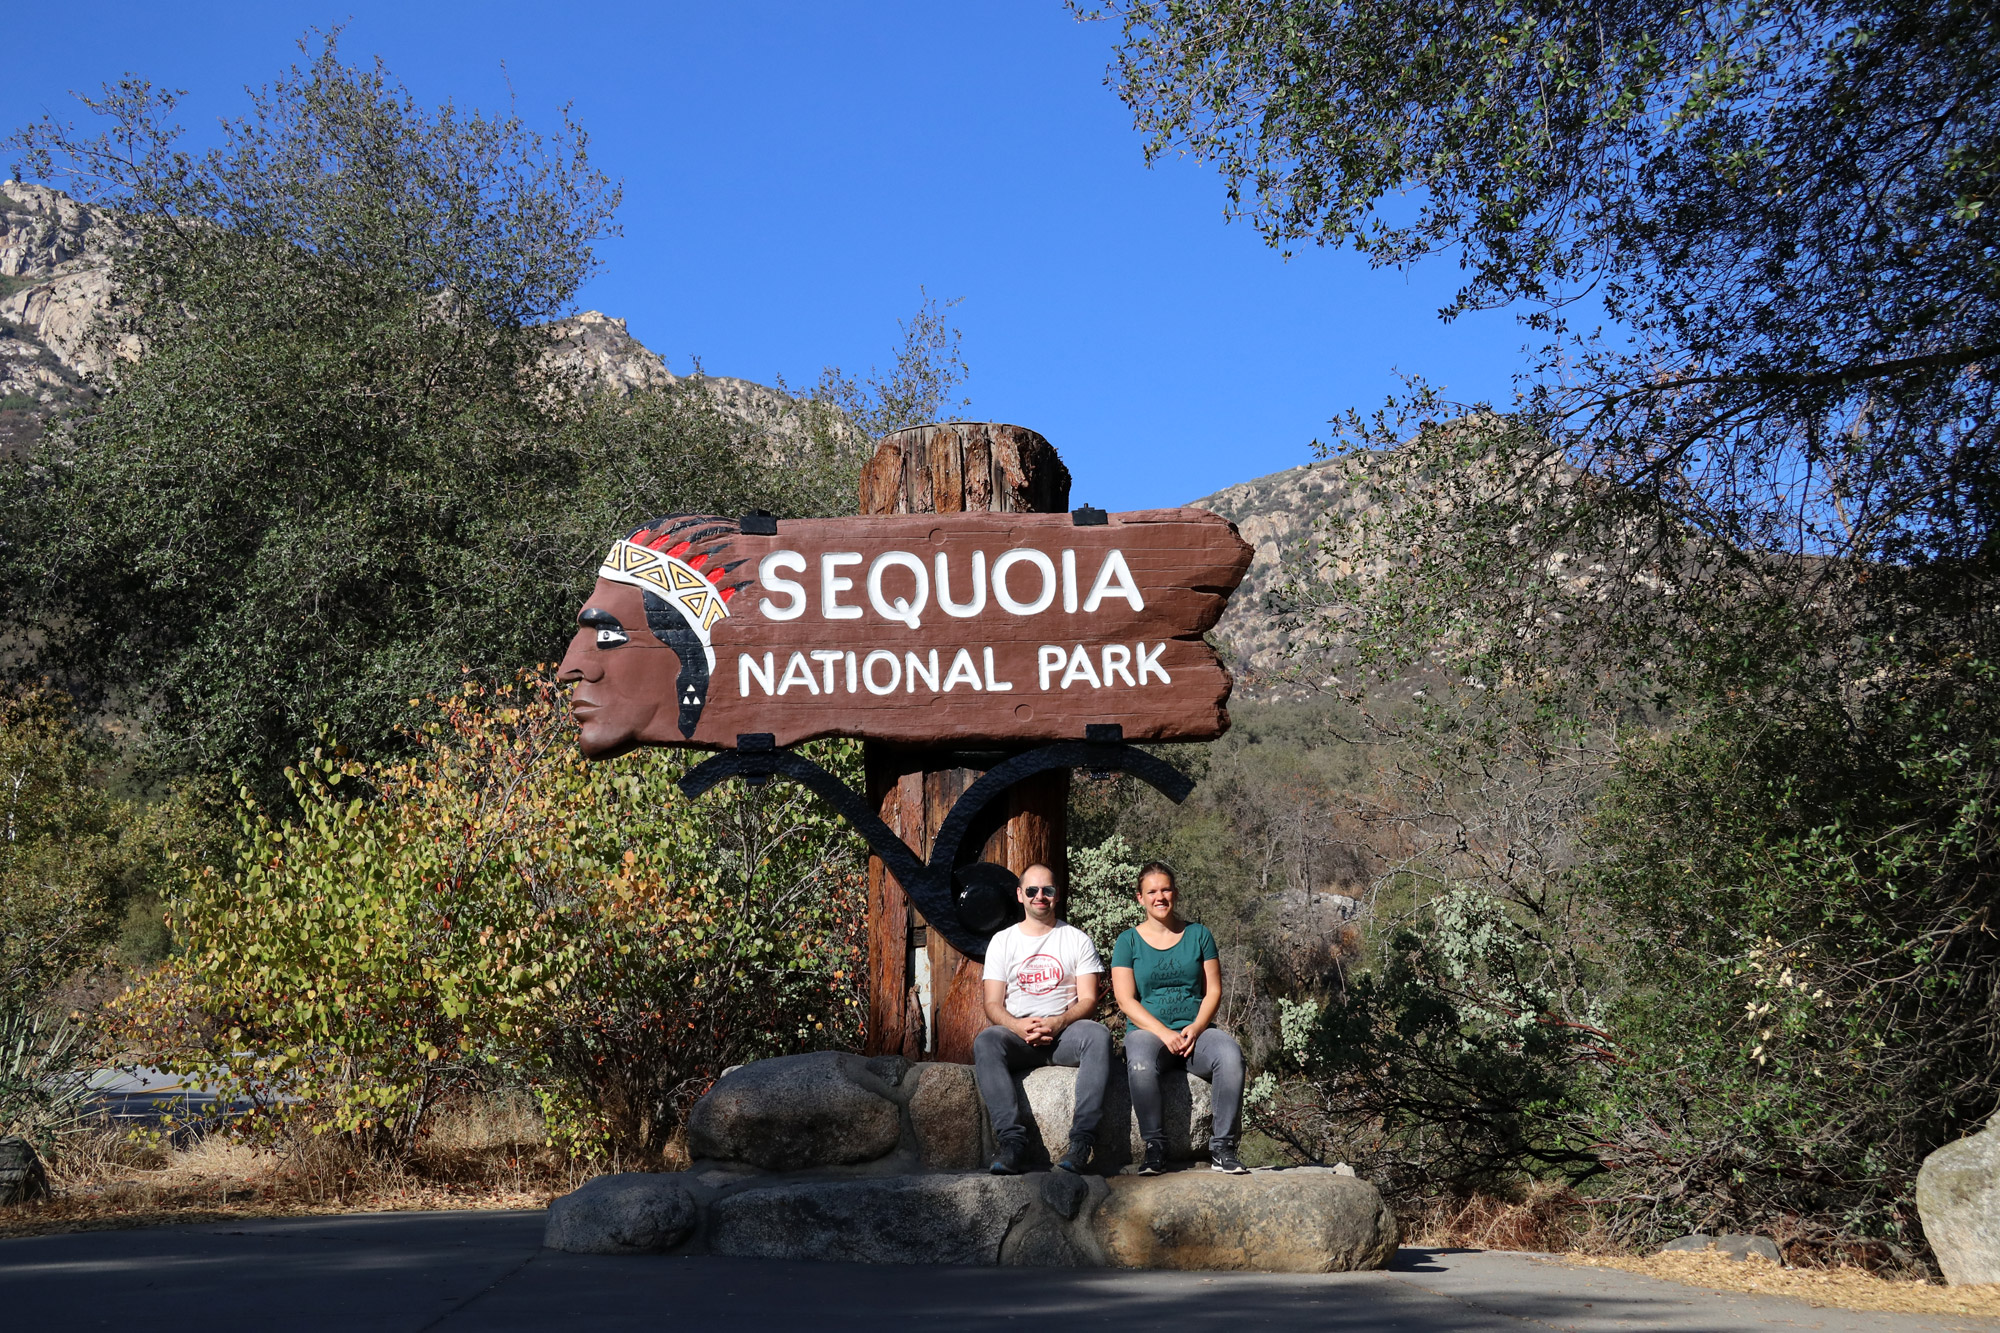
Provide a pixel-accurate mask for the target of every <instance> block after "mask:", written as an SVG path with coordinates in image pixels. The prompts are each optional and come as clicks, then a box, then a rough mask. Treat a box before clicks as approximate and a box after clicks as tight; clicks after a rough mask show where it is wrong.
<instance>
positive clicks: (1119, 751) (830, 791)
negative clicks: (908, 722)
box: [679, 723, 1194, 959]
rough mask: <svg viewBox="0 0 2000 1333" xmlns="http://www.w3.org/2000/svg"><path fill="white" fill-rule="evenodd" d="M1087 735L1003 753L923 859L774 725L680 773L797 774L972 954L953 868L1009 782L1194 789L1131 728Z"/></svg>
mask: <svg viewBox="0 0 2000 1333" xmlns="http://www.w3.org/2000/svg"><path fill="white" fill-rule="evenodd" d="M1085 734H1086V735H1087V736H1088V737H1089V739H1088V740H1081V741H1057V742H1056V743H1055V744H1053V745H1044V746H1040V747H1038V748H1037V749H1033V750H1027V751H1024V752H1023V753H1021V754H1017V755H1013V756H1011V757H1010V758H1008V759H1005V760H1003V761H1002V762H1000V763H999V764H997V765H995V766H994V767H993V768H990V769H988V770H987V771H986V772H985V773H983V774H981V775H980V777H979V779H978V781H976V782H974V783H973V784H972V785H971V786H970V787H968V788H966V789H965V793H964V794H963V795H961V796H960V797H959V798H958V800H957V801H956V802H954V803H953V805H952V807H951V810H950V811H949V812H948V813H947V814H946V815H945V817H944V822H943V823H941V824H939V825H938V831H937V836H936V837H935V838H934V839H932V841H931V856H930V860H929V861H924V860H923V859H922V858H920V857H919V856H918V855H917V854H916V853H915V852H913V851H911V850H910V848H909V845H908V844H907V843H905V842H904V841H903V840H902V839H901V838H899V837H897V836H896V832H895V830H894V829H891V828H890V827H889V826H888V825H887V824H885V823H883V822H882V817H881V816H880V815H878V814H876V813H875V811H873V810H871V809H869V807H868V802H867V801H866V800H865V799H863V798H862V797H861V796H859V795H856V794H855V792H854V791H853V790H852V789H851V788H850V787H848V785H847V784H846V783H844V782H842V781H841V780H840V779H839V778H837V777H835V776H834V775H833V774H831V773H829V772H827V771H826V770H825V769H823V768H821V767H820V766H819V765H818V764H815V763H814V762H813V761H812V760H810V759H807V758H804V757H803V756H801V755H796V754H793V753H792V752H791V751H790V750H780V749H779V748H777V746H776V744H775V743H774V741H775V738H774V737H773V736H772V735H770V733H768V732H752V733H749V734H746V735H742V736H738V737H737V738H736V748H735V749H734V750H725V751H723V752H722V753H721V754H718V755H716V756H714V757H713V758H710V759H707V760H704V761H703V762H702V763H700V764H698V765H696V766H695V768H694V769H693V770H692V771H691V772H689V773H688V775H687V776H686V777H684V778H682V779H681V780H680V784H679V785H680V789H681V791H682V792H683V793H684V794H685V795H687V796H688V797H690V798H693V797H698V796H702V795H705V794H706V793H707V792H708V791H709V790H710V789H711V788H713V787H715V786H716V785H717V784H719V783H722V782H726V781H728V780H729V779H730V778H742V779H743V780H744V781H745V782H748V783H751V784H752V785H757V786H761V785H762V784H763V783H766V782H769V781H770V780H771V779H772V778H774V777H784V778H790V779H791V780H792V781H794V782H796V783H798V784H799V785H800V786H802V787H805V788H806V789H808V790H809V791H811V792H813V793H814V794H815V795H817V796H819V797H820V798H821V799H822V800H824V801H825V802H826V803H827V804H828V805H831V806H832V807H833V808H834V809H836V810H838V811H839V812H840V813H841V814H842V815H844V816H845V817H846V819H847V822H848V823H850V824H852V825H853V826H854V829H855V831H856V832H857V833H859V834H860V835H861V836H862V837H863V838H864V839H866V840H867V842H868V848H869V850H870V851H872V852H874V853H875V855H876V856H878V857H880V858H881V860H882V864H883V865H884V866H886V867H888V870H889V873H890V874H892V875H894V876H895V877H896V882H897V883H898V884H900V885H902V886H903V892H904V893H905V894H906V895H908V897H909V899H910V902H911V904H912V905H913V906H915V908H916V909H917V912H918V913H919V914H920V915H921V916H922V917H923V919H924V923H925V924H926V925H928V926H929V927H930V928H931V929H932V930H935V931H937V932H938V933H939V934H940V935H942V936H944V937H945V939H946V940H948V941H950V943H951V946H952V947H953V948H954V949H957V950H958V951H959V952H960V953H962V954H964V955H965V956H966V957H968V958H972V959H984V958H985V957H986V940H985V938H984V937H981V936H978V935H975V934H973V933H972V932H971V931H969V930H967V929H966V928H965V926H964V924H963V923H962V922H961V921H959V919H958V905H957V900H956V897H955V895H954V894H953V892H952V872H953V870H954V869H956V862H957V860H958V849H959V844H960V843H962V842H963V841H964V840H965V835H966V833H967V831H968V830H969V829H971V827H972V821H973V820H974V819H975V818H977V817H978V815H979V812H980V811H981V810H983V809H985V808H986V806H987V805H988V804H990V803H991V802H992V801H993V800H994V799H995V798H996V797H998V796H1000V795H1002V794H1003V793H1005V792H1006V790H1007V789H1008V788H1009V787H1012V786H1013V785H1014V784H1015V783H1017V782H1020V781H1022V780H1023V779H1025V778H1031V777H1034V776H1035V775H1036V774H1038V773H1047V772H1050V771H1052V770H1054V769H1058V768H1084V769H1089V770H1091V771H1093V772H1097V773H1114V772H1124V773H1130V774H1131V775H1132V776H1133V777H1135V778H1138V779H1139V780H1140V781H1142V782H1145V783H1147V784H1148V785H1150V786H1151V787H1153V788H1154V789H1155V790H1156V791H1158V792H1159V793H1160V794H1161V795H1162V796H1165V797H1166V798H1167V799H1168V800H1170V801H1172V802H1173V803H1174V804H1176V805H1178V804H1180V803H1181V802H1182V801H1185V800H1186V799H1187V797H1188V793H1189V792H1191V791H1193V790H1194V780H1193V779H1192V778H1190V777H1188V776H1187V774H1185V773H1183V772H1181V771H1180V770H1179V769H1177V768H1175V767H1174V766H1173V765H1171V764H1169V763H1167V762H1165V761H1164V760H1162V759H1159V758H1157V757H1155V756H1153V755H1150V754H1147V753H1146V752H1145V751H1144V750H1141V749H1138V748H1137V747H1135V746H1131V745H1128V744H1126V743H1125V741H1124V740H1123V739H1122V738H1123V736H1124V728H1122V727H1120V726H1118V725H1117V724H1115V723H1114V724H1109V725H1102V726H1100V725H1092V726H1090V727H1088V728H1086V729H1085Z"/></svg>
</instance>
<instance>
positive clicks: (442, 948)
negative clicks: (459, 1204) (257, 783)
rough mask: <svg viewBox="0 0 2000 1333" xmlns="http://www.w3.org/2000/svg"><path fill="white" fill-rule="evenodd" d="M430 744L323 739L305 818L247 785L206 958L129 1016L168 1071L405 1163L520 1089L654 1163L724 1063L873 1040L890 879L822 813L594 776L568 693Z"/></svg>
mask: <svg viewBox="0 0 2000 1333" xmlns="http://www.w3.org/2000/svg"><path fill="white" fill-rule="evenodd" d="M414 739H415V742H416V752H415V753H414V755H413V756H412V757H410V758H408V759H404V760H398V761H395V762H392V763H387V764H383V765H378V766H373V767H371V766H369V765H367V764H363V763H360V762H357V761H354V760H350V759H345V758H343V757H341V756H340V755H339V754H338V751H337V750H335V749H330V748H327V747H323V748H322V749H321V750H320V751H318V752H316V754H315V757H314V759H313V761H312V762H311V763H309V764H306V765H303V766H301V767H300V768H299V769H297V770H294V771H293V772H292V773H291V781H292V783H293V790H294V795H295V798H296V800H297V803H298V808H299V810H300V811H301V813H300V815H299V816H298V817H297V818H295V819H287V820H283V821H275V820H273V819H272V818H271V817H270V816H269V815H268V814H266V813H265V812H264V811H263V810H261V809H260V808H259V807H258V806H257V805H256V804H254V802H252V801H251V800H250V799H249V798H248V796H247V794H246V798H245V805H244V809H243V842H242V848H241V852H240V854H239V856H238V859H237V864H236V867H235V869H234V870H233V871H232V872H230V873H227V874H225V873H222V872H220V871H218V870H216V869H214V868H204V869H203V870H202V871H201V872H200V873H199V874H197V875H194V876H192V877H191V878H190V880H189V882H188V883H187V885H186V887H185V889H184V891H183V892H182V894H181V896H180V897H179V899H178V900H177V901H176V903H175V904H174V911H173V921H174V925H175V928H176V930H177V931H179V932H180V934H181V935H182V937H183V938H184V939H185V941H186V952H185V954H184V955H183V956H182V957H181V958H179V959H177V960H176V961H175V964H174V965H173V966H172V967H171V968H170V969H168V970H167V971H166V972H165V973H163V974H162V975H160V976H158V977H156V978H154V979H153V980H152V981H151V982H150V983H149V984H148V985H147V986H146V987H144V988H142V989H141V990H140V991H139V992H138V993H137V994H135V995H134V996H133V997H132V998H131V999H130V1000H129V1001H128V1002H127V1010H128V1014H129V1017H130V1019H131V1022H132V1026H133V1030H134V1032H135V1033H136V1034H137V1035H138V1036H139V1037H140V1038H141V1040H142V1043H143V1044H144V1045H146V1046H147V1047H148V1048H149V1049H151V1050H152V1051H154V1052H156V1056H155V1058H157V1059H160V1060H162V1061H163V1062H165V1063H167V1064H169V1065H170V1066H172V1067H175V1068H179V1069H183V1070H188V1071H194V1070H205V1071H213V1070H215V1069H221V1070H223V1071H226V1079H227V1081H228V1082H229V1083H230V1084H231V1085H232V1086H233V1087H234V1088H235V1089H237V1090H239V1091H241V1092H242V1093H244V1094H246V1095H249V1096H251V1097H253V1098H255V1099H257V1100H258V1101H259V1102H260V1103H261V1104H262V1106H263V1108H264V1110H265V1111H266V1113H267V1117H266V1121H265V1123H266V1124H267V1125H271V1126H274V1127H275V1126H287V1125H289V1126H294V1127H296V1126H300V1125H303V1126H307V1127H311V1128H315V1129H327V1130H335V1131H341V1132H345V1133H348V1134H351V1135H353V1136H355V1137H356V1138H357V1140H359V1141H361V1142H362V1143H364V1144H365V1145H367V1146H368V1147H370V1148H371V1149H373V1150H375V1151H378V1152H384V1153H391V1154H393V1153H401V1152H404V1151H407V1150H408V1149H409V1148H411V1147H412V1146H413V1145H414V1144H415V1143H416V1142H417V1141H418V1139H419V1138H420V1136H421V1135H422V1134H423V1133H424V1131H425V1128H426V1123H427V1117H428V1115H429V1113H430V1112H431V1111H432V1109H433V1108H434V1107H435V1106H436V1104H437V1102H438V1100H439V1098H440V1097H442V1096H444V1095H446V1094H448V1093H450V1092H452V1091H453V1090H455V1089H457V1088H461V1087H464V1086H469V1085H476V1084H480V1083H482V1082H487V1081H490V1080H492V1079H494V1078H496V1077H503V1076H504V1077H507V1078H518V1079H521V1080H525V1081H526V1082H527V1084H528V1085H529V1086H531V1087H532V1088H533V1089H534V1091H535V1092H536V1094H537V1095H538V1097H539V1098H540V1099H541V1103H542V1106H543V1108H544V1111H545V1113H546V1114H547V1116H548V1118H549V1121H550V1129H551V1133H552V1135H553V1136H554V1138H555V1139H556V1140H557V1141H559V1142H561V1143H563V1144H565V1145H567V1146H568V1147H570V1148H572V1149H576V1150H584V1151H595V1150H602V1149H609V1150H613V1151H616V1152H619V1153H622V1154H626V1155H636V1156H639V1157H656V1156H657V1155H658V1154H660V1153H661V1151H662V1150H663V1149H664V1148H665V1147H666V1146H667V1144H668V1142H669V1140H670V1138H671V1137H672V1135H673V1133H674V1132H675V1130H676V1129H677V1128H678V1126H679V1124H680V1122H681V1118H682V1116H683V1114H684V1112H685V1109H686V1107H687V1106H688V1105H689V1104H690V1103H691V1102H692V1101H693V1099H694V1098H695V1097H696V1096H697V1095H699V1093H700V1092H701V1091H702V1090H703V1089H704V1088H705V1087H706V1085H707V1083H708V1082H710V1081H711V1080H712V1079H713V1078H714V1077H715V1076H716V1075H717V1074H718V1073H719V1072H720V1071H721V1070H722V1069H723V1068H724V1067H726V1066H727V1065H730V1064H733V1063H737V1062H740V1061H743V1060H748V1059H754V1058H758V1057H761V1056H765V1055H773V1054H779V1053H783V1052H786V1051H792V1050H799V1049H812V1048H816V1047H822V1046H834V1045H841V1044H846V1043H851V1042H852V1041H853V1040H854V1038H855V1034H856V1025H857V1023H858V1021H859V1015H860V1014H861V1012H862V1009H861V1002H860V998H859V994H858V991H857V987H858V985H859V977H860V975H861V973H862V969H861V967H860V965H859V960H860V958H861V957H862V956H863V955H862V945H861V942H860V941H859V940H858V939H857V937H856V935H855V931H856V930H857V929H858V925H857V923H858V922H859V921H860V920H862V919H863V916H864V914H863V913H862V912H861V911H860V903H861V901H862V899H861V896H860V895H861V894H862V893H863V892H864V889H863V885H864V883H865V881H864V878H863V868H864V865H865V863H864V861H863V860H862V856H863V852H862V850H861V847H860V844H859V842H858V840H857V839H855V838H854V837H853V836H852V835H851V834H850V833H848V832H847V831H846V830H845V828H844V827H843V826H842V825H841V824H840V822H839V821H838V819H837V817H836V816H835V815H834V814H833V813H832V812H831V811H830V810H828V809H827V808H825V807H824V806H823V805H821V804H820V803H819V802H818V801H817V800H816V799H814V798H812V797H810V796H809V795H808V794H807V793H805V792H804V791H802V790H801V789H798V788H795V787H790V786H778V785H773V786H769V787H764V788H761V789H753V788H746V787H742V786H741V785H739V784H732V785H731V786H730V787H728V788H726V789H724V790H720V791H717V792H716V793H713V794H711V795H710V796H708V797H706V798H705V799H704V800H702V801H701V802H699V803H697V802H692V801H689V800H687V799H686V798H684V797H683V796H682V795H681V794H680V792H679V791H678V790H677V789H676V788H675V787H674V785H673V784H674V782H675V780H676V779H677V778H679V777H680V776H681V775H682V774H683V773H685V772H686V771H687V769H688V768H689V767H690V766H691V764H692V760H691V759H690V758H689V757H687V756H685V755H682V754H680V753H678V752H674V753H668V752H660V751H651V752H642V753H640V754H636V755H633V756H630V757H627V758H625V759H623V760H620V761H618V762H616V763H615V764H590V763H586V762H585V761H583V760H582V759H581V758H580V757H579V756H578V755H577V752H576V750H575V748H574V732H573V729H572V725H571V723H570V722H569V720H568V718H567V715H566V698H565V695H564V692H562V691H560V690H558V689H557V688H555V687H554V686H553V685H552V683H551V682H550V681H549V680H548V679H547V678H546V677H544V676H529V677H525V678H524V679H522V680H521V681H520V682H519V683H518V684H516V685H515V686H513V687H510V688H505V689H498V690H489V689H487V688H486V687H483V686H479V685H475V684H468V685H467V686H466V687H465V688H464V690H463V691H462V692H461V693H460V694H458V695H456V696H453V697H451V698H448V699H446V700H444V701H442V706H441V708H440V711H439V713H438V716H437V720H436V721H434V722H432V723H431V724H429V725H428V726H426V727H424V728H422V729H421V731H420V732H418V733H417V735H416V736H415V738H414ZM819 748H820V753H819V755H818V757H819V759H820V760H821V762H824V763H827V764H829V766H832V767H834V768H835V769H836V770H837V771H838V770H842V769H845V770H850V771H851V770H855V769H857V768H858V747H855V746H853V745H851V744H829V745H825V746H822V747H819ZM281 1098H296V1099H298V1100H297V1101H296V1102H284V1101H281V1100H280V1099H281Z"/></svg>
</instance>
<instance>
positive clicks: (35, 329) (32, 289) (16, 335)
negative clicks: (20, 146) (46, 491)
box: [0, 181, 128, 451]
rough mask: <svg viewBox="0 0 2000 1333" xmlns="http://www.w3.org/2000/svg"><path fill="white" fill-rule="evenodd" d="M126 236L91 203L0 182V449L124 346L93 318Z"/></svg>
mask: <svg viewBox="0 0 2000 1333" xmlns="http://www.w3.org/2000/svg"><path fill="white" fill-rule="evenodd" d="M127 239H128V237H127V233H126V232H125V231H124V230H123V229H122V228H120V227H119V226H118V225H117V222H116V221H115V220H114V219H113V218H112V217H111V216H110V215H108V214H106V213H105V212H103V211H102V210H100V209H95V208H92V207H90V206H89V205H88V204H81V203H78V202H77V201H76V200H74V199H71V198H70V197H69V196H68V195H65V194H63V193H61V192H59V191H56V190H50V189H46V188H44V187H42V186H39V185H24V184H22V183H21V182H20V181H6V182H0V451H5V450H10V449H15V448H19V447H20V446H21V445H23V444H25V443H27V442H28V441H29V440H32V439H33V438H34V437H35V436H36V435H37V434H39V433H40V430H41V425H42V422H43V421H44V420H46V419H47V417H48V416H49V415H51V414H52V413H54V412H55V411H57V410H59V409H61V408H62V407H64V406H66V405H68V404H70V403H72V402H74V401H76V400H77V399H78V397H79V396H87V395H88V394H89V392H90V390H89V381H90V380H91V379H92V378H93V377H96V376H100V375H102V374H104V373H105V372H106V371H107V370H108V369H110V366H111V363H112V361H113V360H114V359H115V358H116V356H117V355H118V354H119V353H120V351H121V350H127V349H121V348H119V347H118V346H117V345H116V344H114V343H113V342H112V341H110V340H109V339H108V338H107V337H106V335H105V333H104V331H103V328H102V323H101V319H100V317H101V316H103V315H104V314H105V313H107V312H108V311H109V310H110V309H111V306H112V303H113V292H112V286H111V257H112V255H113V253H114V252H115V251H116V250H117V248H118V247H119V246H120V245H122V244H124V243H125V242H126V240H127Z"/></svg>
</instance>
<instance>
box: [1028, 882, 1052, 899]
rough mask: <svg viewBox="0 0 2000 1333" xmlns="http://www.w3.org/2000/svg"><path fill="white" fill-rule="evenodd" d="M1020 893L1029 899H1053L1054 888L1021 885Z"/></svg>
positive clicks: (1049, 886)
mask: <svg viewBox="0 0 2000 1333" xmlns="http://www.w3.org/2000/svg"><path fill="white" fill-rule="evenodd" d="M1021 892H1022V894H1023V895H1024V896H1026V897H1029V898H1053V897H1055V896H1056V886H1055V885H1053V884H1023V885H1022V886H1021Z"/></svg>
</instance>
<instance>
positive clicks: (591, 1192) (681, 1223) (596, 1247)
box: [542, 1172, 698, 1254]
mask: <svg viewBox="0 0 2000 1333" xmlns="http://www.w3.org/2000/svg"><path fill="white" fill-rule="evenodd" d="M697 1217H698V1212H697V1209H696V1207H695V1201H694V1196H693V1195H692V1194H690V1193H689V1192H688V1190H687V1188H686V1187H685V1186H684V1185H682V1183H681V1182H680V1180H679V1179H678V1178H677V1177H675V1176H671V1175H647V1174H642V1173H639V1172H624V1173H622V1174H619V1175H612V1176H599V1177H597V1178H596V1179H595V1180H591V1181H587V1182H585V1184H584V1185H583V1187H582V1188H581V1189H577V1190H573V1191H572V1192H570V1193H568V1194H565V1195H563V1196H562V1197H561V1198H560V1199H557V1200H556V1201H555V1202H553V1203H551V1204H550V1205H549V1222H548V1226H547V1228H546V1229H545V1230H544V1231H543V1232H542V1244H543V1245H545V1246H547V1247H548V1248H549V1249H551V1250H567V1251H568V1252H569V1253H571V1254H653V1253H657V1252H659V1251H661V1250H670V1249H672V1248H673V1247H674V1246H676V1245H678V1244H680V1243H681V1242H682V1241H684V1240H686V1239H687V1238H688V1235H689V1233H691V1232H692V1231H693V1230H694V1224H695V1221H696V1220H697Z"/></svg>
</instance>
